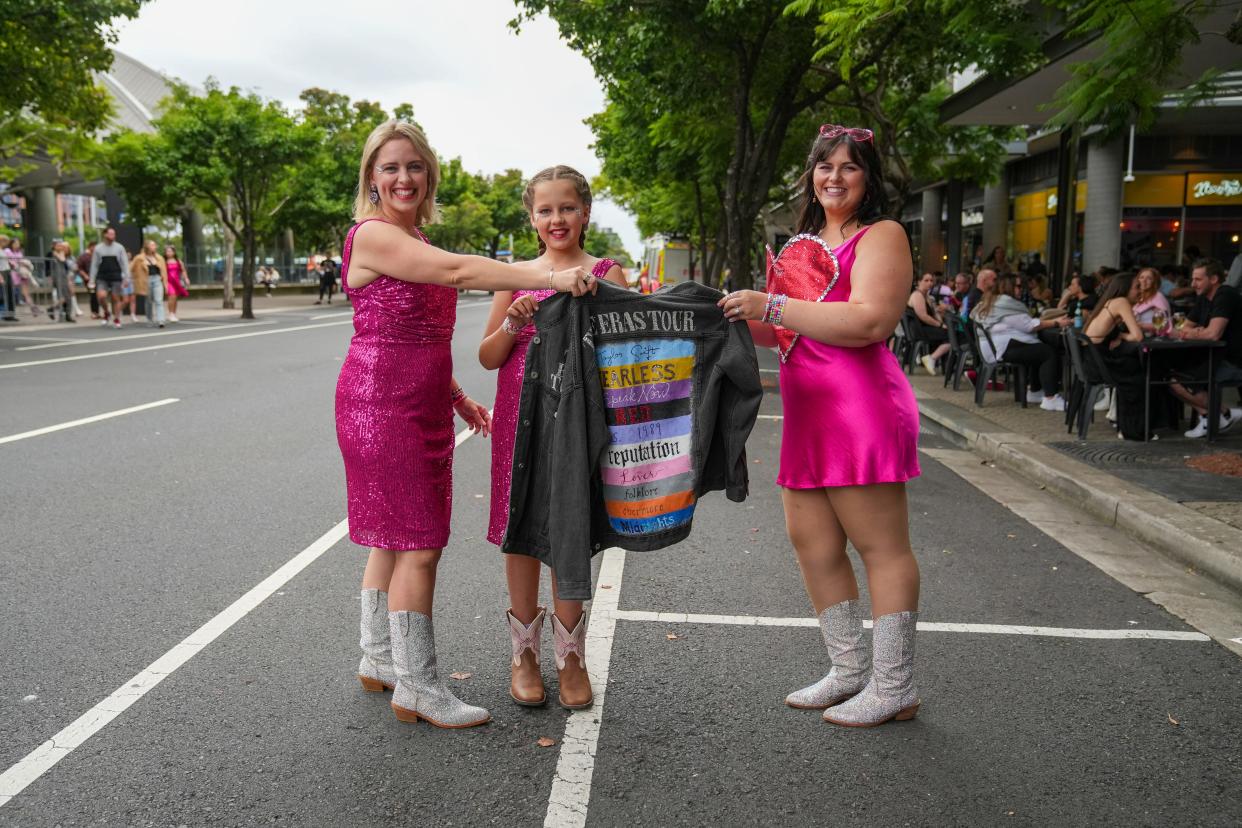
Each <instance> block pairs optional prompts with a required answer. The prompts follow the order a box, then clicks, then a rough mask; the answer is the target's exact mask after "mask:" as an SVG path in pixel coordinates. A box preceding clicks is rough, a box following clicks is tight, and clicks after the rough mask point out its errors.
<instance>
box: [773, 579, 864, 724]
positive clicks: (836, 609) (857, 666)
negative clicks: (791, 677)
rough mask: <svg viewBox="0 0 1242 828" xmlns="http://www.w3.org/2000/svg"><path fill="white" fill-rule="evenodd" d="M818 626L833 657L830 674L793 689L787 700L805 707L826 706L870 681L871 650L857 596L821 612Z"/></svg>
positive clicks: (806, 708)
mask: <svg viewBox="0 0 1242 828" xmlns="http://www.w3.org/2000/svg"><path fill="white" fill-rule="evenodd" d="M819 628H820V631H821V632H822V633H823V634H824V645H825V646H827V648H828V655H829V657H831V659H832V669H831V670H829V671H828V675H826V676H824V677H823V678H822V679H820V680H819V681H817V682H815V683H814V684H812V685H811V686H810V687H803V688H802V689H801V690H797V691H795V692H793V693H790V694H789V695H788V696H786V697H785V704H787V705H789V706H790V707H797V708H799V709H802V710H823V709H824V708H825V707H831V706H832V705H834V704H839V703H840V702H843V701H845V700H846V699H848V698H849V697H850V696H853V695H856V694H857V693H858V692H859V691H861V690H862V689H863V687H864V686H865V685H866V684H867V672H868V671H869V670H870V668H871V654H870V653H869V652H867V647H866V645H865V644H864V643H863V640H862V639H863V624H862V615H861V614H860V613H859V611H858V599H857V598H855V599H853V600H850V601H842V602H841V603H839V604H833V605H832V606H831V607H828V608H827V609H826V610H824V611H823V612H821V613H820V614H819Z"/></svg>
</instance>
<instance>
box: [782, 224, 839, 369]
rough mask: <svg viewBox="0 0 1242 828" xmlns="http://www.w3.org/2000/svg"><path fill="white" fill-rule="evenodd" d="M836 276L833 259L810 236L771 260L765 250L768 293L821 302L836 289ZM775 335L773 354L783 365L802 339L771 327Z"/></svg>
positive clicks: (802, 235)
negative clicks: (777, 356) (774, 353)
mask: <svg viewBox="0 0 1242 828" xmlns="http://www.w3.org/2000/svg"><path fill="white" fill-rule="evenodd" d="M840 275H841V265H840V263H839V262H838V261H837V255H836V254H835V253H833V252H832V248H831V247H829V246H828V243H827V242H826V241H824V240H823V239H821V238H820V237H819V236H817V235H814V234H813V233H800V234H799V235H797V236H794V237H793V238H792V239H790V240H789V241H788V242H787V243H786V244H785V246H784V247H782V248H781V252H780V253H779V254H778V255H777V256H775V257H773V256H772V248H770V247H769V248H768V293H783V294H785V295H786V296H788V297H789V298H790V299H803V300H805V301H807V302H822V301H824V298H825V297H826V296H827V295H828V294H829V293H830V292H832V289H833V288H834V287H836V284H837V278H838V277H839V276H840ZM775 333H776V353H777V354H778V355H779V356H780V358H781V362H785V361H786V360H788V359H789V354H790V353H791V352H792V351H793V347H794V345H796V344H798V339H799V338H800V337H801V336H802V335H801V334H798V333H794V332H793V331H791V330H789V329H788V328H783V327H781V326H780V325H776V326H775Z"/></svg>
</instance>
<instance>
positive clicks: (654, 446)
mask: <svg viewBox="0 0 1242 828" xmlns="http://www.w3.org/2000/svg"><path fill="white" fill-rule="evenodd" d="M689 456H690V435H689V434H687V435H685V436H684V437H673V438H670V439H668V440H647V441H646V442H643V443H627V444H625V445H620V446H609V447H608V448H607V449H605V450H604V459H603V460H602V461H600V464H601V465H602V466H604V467H605V468H609V467H611V468H614V469H616V468H625V467H627V466H641V465H644V464H646V463H658V462H660V461H661V460H672V459H674V458H677V457H689Z"/></svg>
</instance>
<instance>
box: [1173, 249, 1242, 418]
mask: <svg viewBox="0 0 1242 828" xmlns="http://www.w3.org/2000/svg"><path fill="white" fill-rule="evenodd" d="M1190 283H1191V285H1192V286H1193V287H1194V290H1195V294H1196V295H1197V296H1198V299H1197V300H1196V302H1195V306H1194V308H1193V310H1192V311H1191V312H1190V314H1189V315H1188V317H1187V319H1186V324H1185V325H1184V326H1183V327H1182V329H1181V330H1180V331H1177V332H1176V334H1175V335H1176V336H1177V338H1178V339H1188V340H1212V341H1222V342H1224V343H1225V347H1224V348H1221V349H1220V350H1219V351H1217V352H1216V355H1215V362H1216V381H1217V382H1219V383H1228V384H1236V383H1242V294H1239V293H1238V291H1237V289H1236V288H1232V287H1229V285H1226V284H1225V269H1224V267H1222V266H1221V263H1220V262H1218V261H1216V260H1215V259H1200V260H1199V261H1197V262H1195V266H1194V270H1193V271H1192V272H1191V276H1190ZM1194 359H1195V362H1193V363H1192V364H1190V365H1187V366H1183V367H1182V368H1180V369H1179V370H1177V371H1175V372H1174V373H1175V374H1177V375H1178V376H1179V377H1182V378H1185V379H1186V380H1187V382H1190V383H1195V384H1197V385H1198V387H1199V388H1201V389H1202V390H1197V391H1191V390H1190V389H1189V388H1187V387H1186V386H1185V385H1182V384H1181V383H1176V382H1175V383H1173V384H1172V385H1170V386H1169V390H1171V391H1172V392H1173V393H1174V394H1175V395H1176V396H1177V397H1178V399H1180V400H1182V401H1183V402H1185V403H1187V404H1188V405H1190V406H1191V407H1192V408H1194V410H1195V411H1197V412H1198V413H1199V423H1198V425H1196V426H1195V427H1194V428H1192V429H1191V430H1190V431H1187V432H1186V436H1187V437H1203V436H1205V435H1206V434H1207V429H1208V426H1207V424H1208V420H1207V413H1208V412H1207V403H1208V392H1207V389H1206V388H1204V387H1203V385H1204V384H1206V383H1207V380H1208V356H1207V353H1206V352H1203V353H1202V354H1200V353H1198V352H1197V351H1196V352H1194ZM1217 416H1218V417H1219V418H1220V419H1219V420H1218V426H1217V427H1218V428H1219V429H1220V430H1221V431H1225V430H1226V429H1228V428H1230V427H1231V426H1232V425H1233V424H1234V423H1236V422H1237V421H1238V420H1239V419H1240V418H1242V408H1234V409H1230V408H1227V407H1225V406H1224V405H1223V404H1222V405H1221V410H1220V411H1219V412H1218V413H1217Z"/></svg>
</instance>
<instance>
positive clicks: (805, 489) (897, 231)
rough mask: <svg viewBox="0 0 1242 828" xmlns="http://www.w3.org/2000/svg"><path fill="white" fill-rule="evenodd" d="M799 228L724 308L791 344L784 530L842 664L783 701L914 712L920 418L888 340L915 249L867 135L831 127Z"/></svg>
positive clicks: (784, 384) (811, 174)
mask: <svg viewBox="0 0 1242 828" xmlns="http://www.w3.org/2000/svg"><path fill="white" fill-rule="evenodd" d="M799 186H800V188H801V190H802V193H801V198H800V202H801V208H800V211H799V212H800V215H799V216H798V223H797V228H796V229H797V233H798V235H796V236H794V238H793V239H791V240H790V242H789V244H788V245H786V247H785V249H784V250H782V251H781V254H780V256H778V257H777V259H776V261H775V262H774V263H772V264H771V265H770V266H769V273H768V290H769V291H771V293H759V292H757V291H753V290H741V291H736V292H734V293H731V294H729V295H728V296H726V297H725V298H724V299H722V300H721V302H720V305H721V307H722V308H723V309H724V311H725V313H726V314H727V315H728V317H729V318H730V319H732V320H733V321H735V322H736V321H741V320H747V321H748V323H749V324H750V329H751V334H752V336H753V338H754V340H755V344H756V345H760V346H768V347H776V348H777V349H778V352H779V354H780V359H781V364H780V365H781V367H780V382H781V406H782V410H783V411H784V420H783V421H782V430H781V465H780V474H779V475H778V476H777V480H776V482H777V485H779V486H781V500H782V501H783V503H784V506H785V523H786V526H787V528H788V531H789V539H790V541H791V542H792V543H793V547H794V551H795V552H796V553H797V556H798V565H799V567H800V568H801V570H802V578H803V581H804V582H805V583H806V590H807V593H808V594H809V596H810V598H811V603H812V604H813V605H814V607H815V613H816V615H818V616H819V624H820V631H821V632H822V634H823V638H824V643H825V645H826V646H827V649H828V654H829V656H830V657H831V660H832V668H831V670H830V671H829V672H828V674H827V675H826V676H824V677H823V678H821V679H820V680H819V681H817V682H815V683H814V684H812V685H810V686H808V687H804V688H802V689H801V690H797V691H795V692H793V693H791V694H789V696H788V697H787V698H786V699H785V703H786V704H788V705H789V706H790V707H796V708H806V709H815V710H820V709H822V710H824V713H823V718H824V720H825V721H827V722H830V723H832V724H837V725H845V726H850V727H871V726H873V725H878V724H882V723H884V722H888V721H891V720H893V719H897V720H905V719H912V718H914V716H915V715H916V714H917V713H918V709H919V704H920V701H919V697H918V693H917V691H916V690H915V686H914V640H915V630H916V626H917V620H918V605H919V565H918V562H917V561H916V560H915V558H914V551H913V550H912V548H911V546H910V518H909V509H908V506H907V504H906V487H905V484H906V481H908V480H910V479H912V478H914V477H917V476H918V475H919V461H918V436H919V412H918V407H917V405H916V404H915V400H914V393H913V392H912V391H911V389H910V384H909V382H908V381H907V380H906V377H905V375H904V374H903V373H902V371H901V367H900V366H899V365H898V364H897V360H896V358H895V357H894V356H893V354H892V353H891V352H890V351H889V350H888V348H887V347H885V340H887V339H888V337H889V335H890V334H892V332H893V328H895V327H896V326H897V321H898V319H899V318H900V317H901V314H902V313H903V312H904V310H905V307H906V301H907V296H908V295H909V292H910V279H911V276H912V273H911V270H912V268H911V258H910V245H909V241H908V239H907V237H906V233H905V230H904V229H903V228H902V226H901V225H900V224H898V223H897V222H895V221H892V220H891V219H888V218H887V217H886V213H887V197H886V195H885V191H884V178H883V164H882V162H881V159H880V156H879V154H878V153H877V152H876V149H875V141H874V136H873V135H872V133H871V130H869V129H861V128H856V127H842V126H838V125H835V124H825V125H824V126H822V127H820V134H819V135H818V136H817V137H816V139H815V141H814V143H813V144H812V145H811V151H810V153H809V155H808V156H807V165H806V170H805V172H804V173H803V176H802V180H801V182H800V184H799ZM847 540H848V541H850V542H852V543H853V545H854V548H855V549H856V550H858V554H859V557H861V558H862V562H863V566H864V568H865V569H866V572H867V584H868V587H869V589H868V591H869V592H870V594H871V616H872V618H873V619H875V623H874V627H873V633H872V647H871V650H870V651H868V649H867V647H866V644H865V642H864V641H863V619H862V609H861V607H860V605H859V600H858V582H857V581H856V580H855V578H854V569H853V567H852V566H851V564H850V559H849V557H848V556H847V555H846V552H845V548H846V541H847Z"/></svg>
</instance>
